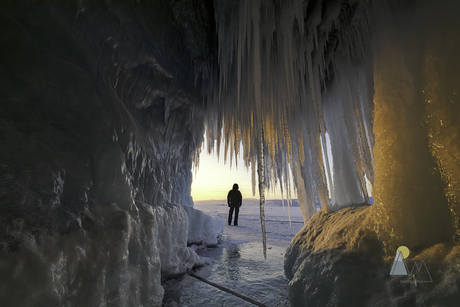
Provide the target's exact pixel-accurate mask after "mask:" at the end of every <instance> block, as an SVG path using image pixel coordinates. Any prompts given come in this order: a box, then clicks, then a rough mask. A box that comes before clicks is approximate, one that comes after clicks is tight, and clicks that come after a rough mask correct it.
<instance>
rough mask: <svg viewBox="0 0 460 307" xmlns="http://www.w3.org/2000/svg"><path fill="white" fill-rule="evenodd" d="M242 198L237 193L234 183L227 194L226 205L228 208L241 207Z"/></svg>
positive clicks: (236, 186)
mask: <svg viewBox="0 0 460 307" xmlns="http://www.w3.org/2000/svg"><path fill="white" fill-rule="evenodd" d="M242 200H243V196H242V195H241V192H240V191H238V185H237V184H236V183H235V184H234V185H233V189H232V190H230V191H229V192H228V195H227V204H228V206H229V207H241V203H242Z"/></svg>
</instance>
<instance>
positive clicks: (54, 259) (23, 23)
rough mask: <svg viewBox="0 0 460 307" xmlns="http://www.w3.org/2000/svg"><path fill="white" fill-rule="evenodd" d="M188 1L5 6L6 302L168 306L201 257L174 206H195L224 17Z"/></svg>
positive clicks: (1, 137) (0, 132)
mask: <svg viewBox="0 0 460 307" xmlns="http://www.w3.org/2000/svg"><path fill="white" fill-rule="evenodd" d="M179 2H180V3H179ZM179 2H176V4H177V7H175V6H173V5H172V3H171V2H169V1H153V2H152V1H73V2H72V1H52V2H50V1H38V0H37V1H27V2H21V3H18V2H16V1H2V3H1V4H0V20H1V29H0V33H1V35H0V49H1V52H0V66H1V67H2V68H1V70H0V80H1V82H0V83H1V84H0V119H1V120H0V148H1V149H0V169H1V171H0V172H1V176H0V223H1V225H2V227H1V229H0V263H1V265H0V270H1V272H0V305H2V306H32V305H59V306H61V305H62V306H63V305H68V306H76V305H78V306H99V305H117V306H140V305H146V306H158V305H160V302H161V298H162V288H161V284H160V281H161V277H162V276H163V277H167V276H170V275H174V274H179V273H183V272H185V270H186V269H187V268H190V267H191V266H193V265H194V264H199V263H200V261H201V260H200V259H199V258H198V257H196V254H194V253H193V252H192V251H190V250H189V249H188V248H187V234H188V227H189V224H188V218H187V214H186V211H185V210H184V209H181V207H179V206H170V205H167V204H168V203H176V204H180V205H185V206H191V205H192V199H191V197H190V186H191V180H192V173H191V168H192V164H193V162H194V161H195V160H196V157H197V156H198V154H199V150H200V147H201V143H202V140H203V132H204V124H203V121H204V120H203V118H204V113H205V106H206V100H203V99H201V96H200V92H201V87H202V86H204V84H205V83H206V82H207V81H206V80H207V78H208V77H207V76H208V75H209V70H207V68H208V66H209V63H208V62H206V61H207V58H212V57H211V56H208V53H209V52H210V50H212V45H213V43H212V37H213V29H214V27H212V26H211V24H212V23H213V22H214V21H213V18H212V17H213V13H212V6H211V7H210V9H209V5H208V4H206V3H201V2H200V3H198V4H197V3H196V2H192V1H179ZM183 5H188V6H189V8H188V9H186V10H182V8H183ZM195 5H201V6H200V9H199V10H198V9H195ZM198 20H199V22H198ZM208 23H209V24H208ZM209 29H212V31H211V32H210V33H212V35H208V34H209V31H208V30H209ZM208 38H209V39H208ZM210 61H211V62H212V60H210Z"/></svg>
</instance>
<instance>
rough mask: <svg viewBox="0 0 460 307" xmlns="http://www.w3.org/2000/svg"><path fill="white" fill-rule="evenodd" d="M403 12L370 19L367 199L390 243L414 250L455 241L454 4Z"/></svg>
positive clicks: (458, 47)
mask: <svg viewBox="0 0 460 307" xmlns="http://www.w3.org/2000/svg"><path fill="white" fill-rule="evenodd" d="M409 9H410V11H409V12H410V13H407V14H400V13H398V11H397V10H396V8H395V7H390V6H381V7H379V8H378V10H379V12H380V13H379V14H376V21H375V22H376V37H377V39H376V40H375V41H374V45H373V51H374V70H375V72H374V82H375V96H374V102H375V113H374V114H375V115H374V132H375V147H374V164H375V181H374V197H375V200H376V205H377V206H378V208H377V209H378V213H377V214H378V218H377V220H378V221H379V223H380V224H381V226H382V227H383V228H385V229H386V231H388V233H390V234H391V236H392V237H393V241H394V242H397V244H399V245H406V246H417V245H429V244H432V243H435V242H439V241H441V240H445V239H449V238H450V237H451V235H452V234H454V233H455V234H456V235H457V239H458V214H459V198H458V197H459V191H460V186H459V176H460V172H459V171H460V169H459V165H460V160H459V157H460V151H459V144H460V141H459V137H458V136H459V135H458V134H459V132H460V125H459V121H458V116H459V115H460V106H459V100H458V98H457V97H458V93H459V91H460V72H459V67H460V61H459V59H458V54H459V53H460V30H459V29H460V22H459V21H458V18H457V16H456V15H455V13H454V12H458V11H459V9H460V5H459V3H458V2H457V1H436V2H433V1H419V2H417V3H416V4H414V5H413V6H412V7H410V8H409ZM376 10H377V9H376Z"/></svg>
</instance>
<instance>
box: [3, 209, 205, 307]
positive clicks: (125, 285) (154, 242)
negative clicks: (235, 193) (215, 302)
mask: <svg viewBox="0 0 460 307" xmlns="http://www.w3.org/2000/svg"><path fill="white" fill-rule="evenodd" d="M134 206H135V207H136V209H137V210H138V216H137V218H133V217H132V216H131V215H130V214H129V213H128V212H127V211H123V210H120V208H119V207H118V206H117V205H116V204H98V206H97V207H95V209H94V210H91V211H86V212H85V215H86V216H87V219H88V222H91V223H92V226H91V227H90V228H89V229H86V230H85V229H79V230H77V231H72V232H69V233H65V234H57V233H56V234H54V235H50V234H48V233H46V232H45V231H41V232H39V233H36V234H33V233H30V232H28V231H27V230H26V229H24V228H21V227H20V226H18V228H17V229H16V230H15V231H11V232H10V235H11V236H12V237H13V239H14V240H16V242H18V245H17V246H16V247H15V249H14V251H12V252H10V253H8V254H4V255H2V257H1V258H0V275H1V276H2V277H1V283H0V305H2V306H105V305H108V304H112V303H115V304H116V305H117V306H140V305H147V306H158V305H160V304H161V301H162V298H163V292H164V291H163V287H162V286H161V277H162V276H164V277H166V276H171V275H178V274H183V273H185V272H187V271H189V270H191V269H192V268H193V267H194V266H196V265H203V264H205V263H206V260H205V259H202V258H201V257H199V256H197V254H196V252H195V250H193V249H192V248H190V247H187V233H188V217H187V213H186V211H185V210H184V208H183V207H182V206H178V205H166V206H150V205H144V204H141V203H138V204H136V205H134Z"/></svg>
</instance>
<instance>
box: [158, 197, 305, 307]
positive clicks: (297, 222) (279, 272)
mask: <svg viewBox="0 0 460 307" xmlns="http://www.w3.org/2000/svg"><path fill="white" fill-rule="evenodd" d="M195 209H198V210H202V211H204V212H205V213H208V214H213V213H214V214H219V215H221V216H222V218H223V220H224V221H226V220H227V216H228V207H227V206H226V205H225V204H224V201H207V202H195ZM290 213H291V224H290V223H289V211H288V208H287V207H285V208H284V209H283V207H281V206H280V205H279V203H276V202H270V201H268V203H267V205H266V207H265V219H266V229H267V260H265V259H264V257H263V253H262V243H261V242H262V233H261V230H260V229H261V227H260V219H259V207H258V205H257V202H255V201H251V200H247V201H246V202H245V201H244V200H243V206H242V207H241V210H240V216H239V220H238V224H239V226H225V230H224V233H223V235H222V238H221V240H220V243H219V244H218V246H217V247H215V248H204V247H197V253H198V254H199V255H201V256H204V257H209V258H212V259H213V264H211V265H207V266H205V267H203V268H201V269H199V270H197V271H196V272H195V274H196V275H199V276H201V277H203V278H205V279H207V280H209V281H211V282H213V283H216V284H219V285H221V286H223V287H226V288H228V289H231V290H233V291H235V292H237V293H240V294H242V295H245V296H247V297H249V298H252V299H253V300H256V301H258V302H260V303H263V304H265V305H267V306H289V301H288V299H287V283H288V280H287V279H286V277H285V276H284V269H283V266H284V254H285V251H286V248H287V247H288V245H289V243H290V241H291V239H292V238H293V237H294V236H295V234H297V232H298V231H299V230H300V229H301V228H302V227H303V218H302V215H301V213H300V208H299V207H291V208H290ZM163 286H164V288H165V297H164V300H163V306H170V307H173V306H201V307H203V306H254V305H252V304H251V303H249V302H246V301H244V300H242V299H240V298H238V297H236V296H233V295H231V294H228V293H226V292H224V291H221V290H218V289H216V288H214V287H212V286H210V285H208V284H205V283H203V282H201V281H199V280H197V279H195V278H193V277H191V276H188V275H185V276H182V277H180V278H178V279H175V280H169V281H167V282H165V283H164V284H163Z"/></svg>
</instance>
